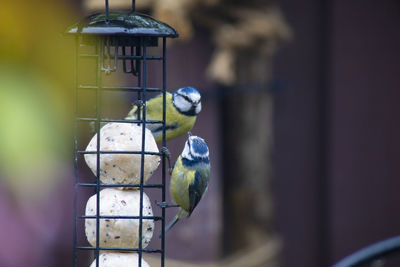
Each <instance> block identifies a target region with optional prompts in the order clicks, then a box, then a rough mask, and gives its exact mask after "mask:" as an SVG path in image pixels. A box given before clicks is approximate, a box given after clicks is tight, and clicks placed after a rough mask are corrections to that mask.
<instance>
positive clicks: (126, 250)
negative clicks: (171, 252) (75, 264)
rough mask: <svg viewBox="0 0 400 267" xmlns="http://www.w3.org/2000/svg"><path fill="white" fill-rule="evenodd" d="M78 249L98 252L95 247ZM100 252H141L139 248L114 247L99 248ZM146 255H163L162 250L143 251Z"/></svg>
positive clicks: (79, 247)
mask: <svg viewBox="0 0 400 267" xmlns="http://www.w3.org/2000/svg"><path fill="white" fill-rule="evenodd" d="M77 249H82V250H96V248H95V247H86V246H78V247H77ZM99 249H100V250H115V251H125V252H139V249H137V248H113V247H99ZM142 251H143V252H146V253H161V250H160V249H142Z"/></svg>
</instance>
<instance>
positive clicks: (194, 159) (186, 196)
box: [165, 133, 211, 232]
mask: <svg viewBox="0 0 400 267" xmlns="http://www.w3.org/2000/svg"><path fill="white" fill-rule="evenodd" d="M210 171H211V165H210V158H209V152H208V147H207V144H206V143H205V142H204V140H203V139H202V138H200V137H197V136H193V135H191V134H190V133H189V138H188V140H187V141H186V143H185V147H184V149H183V151H182V154H181V155H180V156H179V157H178V159H177V160H176V162H175V166H174V168H173V170H172V174H171V182H170V193H171V196H172V199H173V200H174V201H175V203H176V204H178V205H179V211H178V213H177V215H176V216H175V217H174V219H173V220H172V221H171V222H170V223H169V224H168V226H167V227H166V228H165V232H167V231H168V230H169V229H171V227H172V226H174V225H175V224H176V223H177V222H178V220H179V219H181V218H183V217H189V216H190V215H191V214H192V212H193V210H194V208H195V207H196V206H197V204H198V203H199V201H200V199H201V198H202V196H203V194H204V193H205V191H206V190H207V187H208V181H209V179H210Z"/></svg>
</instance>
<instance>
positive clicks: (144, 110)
mask: <svg viewBox="0 0 400 267" xmlns="http://www.w3.org/2000/svg"><path fill="white" fill-rule="evenodd" d="M140 43H141V44H142V47H143V87H142V93H143V95H142V97H143V102H145V101H146V82H147V79H146V65H147V62H146V46H145V45H144V44H143V38H142V37H140ZM142 112H143V114H142V117H143V118H142V155H141V166H140V201H139V203H140V207H139V265H138V266H139V267H142V256H143V255H142V239H143V230H142V225H143V184H144V152H145V141H146V140H145V137H146V104H145V103H143V105H142Z"/></svg>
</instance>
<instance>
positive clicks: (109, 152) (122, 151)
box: [78, 150, 163, 156]
mask: <svg viewBox="0 0 400 267" xmlns="http://www.w3.org/2000/svg"><path fill="white" fill-rule="evenodd" d="M98 152H100V154H137V155H141V154H145V155H159V156H161V155H162V154H163V153H162V152H147V151H144V152H143V153H142V152H141V151H126V150H121V151H103V150H99V151H85V150H78V153H79V154H97V153H98Z"/></svg>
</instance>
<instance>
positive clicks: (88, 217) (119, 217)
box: [78, 215, 162, 221]
mask: <svg viewBox="0 0 400 267" xmlns="http://www.w3.org/2000/svg"><path fill="white" fill-rule="evenodd" d="M78 218H79V219H96V218H97V216H95V215H93V216H86V215H82V216H79V217H78ZM99 218H100V219H136V220H137V219H139V218H143V219H147V220H155V221H159V220H161V219H162V217H160V216H142V217H140V216H99Z"/></svg>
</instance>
